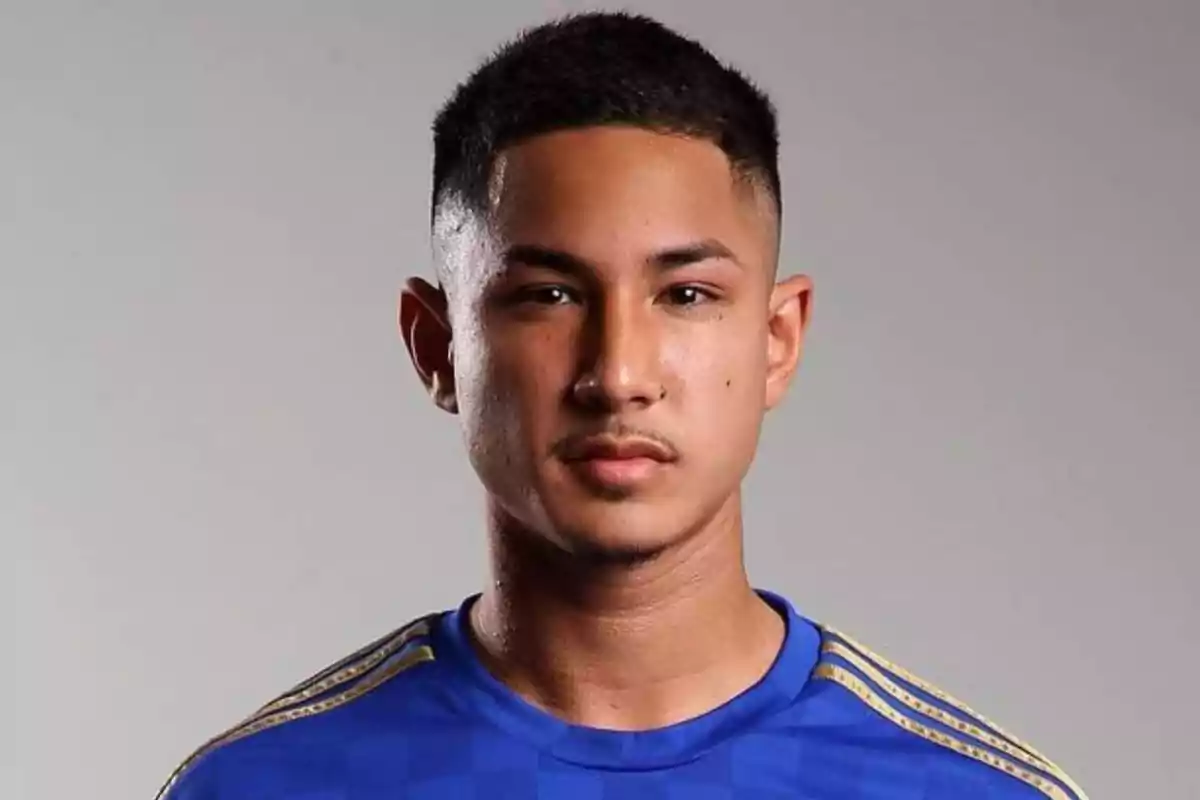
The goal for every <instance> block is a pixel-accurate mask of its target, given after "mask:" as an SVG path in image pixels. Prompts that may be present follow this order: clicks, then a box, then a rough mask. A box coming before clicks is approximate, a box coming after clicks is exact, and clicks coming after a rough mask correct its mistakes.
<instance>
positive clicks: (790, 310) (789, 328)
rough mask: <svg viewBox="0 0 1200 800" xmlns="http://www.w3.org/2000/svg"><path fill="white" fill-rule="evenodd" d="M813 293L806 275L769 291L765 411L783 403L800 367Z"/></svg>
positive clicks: (780, 284)
mask: <svg viewBox="0 0 1200 800" xmlns="http://www.w3.org/2000/svg"><path fill="white" fill-rule="evenodd" d="M812 293H813V286H812V281H811V280H810V279H809V278H808V277H807V276H805V275H797V276H795V277H792V278H788V279H786V280H783V281H780V282H779V283H777V284H776V285H775V288H774V289H773V290H772V291H771V305H770V312H769V313H770V317H769V318H768V320H767V386H766V406H767V408H768V409H771V408H774V407H775V406H777V405H779V403H780V402H782V401H783V398H784V395H786V394H787V390H788V386H790V385H791V382H792V377H793V376H794V375H795V374H796V368H797V367H799V366H800V356H801V355H802V354H803V352H804V334H805V333H806V332H807V330H808V322H809V316H810V314H811V311H812Z"/></svg>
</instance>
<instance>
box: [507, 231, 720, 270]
mask: <svg viewBox="0 0 1200 800" xmlns="http://www.w3.org/2000/svg"><path fill="white" fill-rule="evenodd" d="M711 260H723V261H729V262H732V263H733V264H735V265H737V266H739V267H740V266H742V264H741V262H740V261H738V259H737V256H735V255H734V253H733V251H732V250H730V249H729V248H728V247H726V246H725V245H724V244H722V243H721V242H720V241H718V240H717V239H702V240H700V241H697V242H691V243H689V244H686V245H682V246H680V247H670V248H667V249H665V250H659V251H658V252H656V253H653V254H651V255H650V256H649V257H648V258H647V259H646V261H645V263H646V265H647V266H650V267H653V268H655V269H657V270H660V271H663V272H668V271H670V270H673V269H679V268H681V267H686V266H689V265H691V264H698V263H700V262H702V261H711ZM504 264H505V266H514V265H516V264H521V265H523V266H527V267H540V268H543V269H550V270H554V271H555V272H561V273H564V274H568V275H581V274H584V273H588V272H593V271H594V270H595V268H594V266H593V265H592V264H591V263H590V262H589V261H588V260H587V259H586V258H582V257H581V256H577V255H575V254H574V253H569V252H567V251H565V250H558V249H555V248H553V247H543V246H541V245H536V244H516V245H513V246H511V247H509V248H508V249H507V250H505V251H504Z"/></svg>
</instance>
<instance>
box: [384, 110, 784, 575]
mask: <svg viewBox="0 0 1200 800" xmlns="http://www.w3.org/2000/svg"><path fill="white" fill-rule="evenodd" d="M448 213H451V214H453V213H454V212H448ZM462 213H463V215H464V218H462V219H458V220H448V222H449V223H450V224H451V226H453V225H461V226H462V227H461V228H460V229H459V232H458V233H454V234H442V235H441V237H442V241H441V243H440V246H441V247H442V257H444V258H446V259H448V260H449V261H451V262H453V263H451V264H450V267H451V270H450V271H451V272H452V274H454V275H455V277H454V279H453V280H452V285H451V286H448V287H447V288H448V290H449V295H450V297H449V307H448V310H447V314H446V316H447V319H448V326H447V327H448V329H449V330H450V331H452V343H451V346H452V351H453V363H452V365H451V364H448V363H447V364H443V365H439V364H437V363H431V364H426V365H422V364H420V363H419V364H418V367H419V369H420V370H421V372H422V374H423V375H427V376H428V375H430V374H432V373H434V372H437V371H438V370H441V371H442V372H443V373H444V374H442V376H441V377H439V378H436V379H434V380H433V381H427V382H429V383H430V384H431V388H433V389H434V390H435V393H439V392H440V393H441V404H442V405H443V407H447V408H451V409H454V410H457V411H458V412H459V413H461V415H462V419H463V426H464V434H465V438H466V441H467V445H468V450H469V453H470V458H471V462H472V464H473V466H474V468H475V469H476V471H477V473H478V474H479V476H480V478H481V479H482V481H483V484H484V486H485V487H486V489H487V491H488V492H489V494H490V495H491V497H492V499H493V502H494V503H495V504H496V505H497V506H498V508H499V509H500V510H501V512H502V513H503V514H505V515H507V516H509V517H511V518H512V519H513V520H515V521H517V522H518V523H519V524H520V525H521V526H522V527H524V528H526V529H528V530H530V531H534V532H536V533H538V534H540V535H542V536H544V537H545V538H547V539H548V540H550V541H552V542H554V543H555V544H556V545H558V546H560V547H562V548H564V549H566V550H568V551H571V552H575V553H579V554H585V555H589V556H592V557H596V556H601V557H606V558H619V559H630V558H636V557H638V556H644V555H650V554H653V553H656V552H658V551H661V550H662V549H663V548H665V547H668V546H670V545H671V544H673V543H676V542H678V541H681V540H682V539H684V538H686V537H687V536H688V535H689V534H690V533H692V532H694V531H696V530H698V529H699V528H701V527H702V526H703V523H704V522H705V521H706V520H708V519H711V518H712V517H713V516H714V515H715V514H716V513H718V512H719V511H721V510H722V508H723V507H728V506H729V504H731V503H736V499H737V496H738V488H739V485H740V483H741V481H742V478H743V476H744V475H745V473H746V471H747V469H748V468H749V465H750V462H751V460H752V458H753V454H754V451H755V446H756V443H757V440H758V433H759V428H760V423H761V421H762V416H763V413H764V411H765V410H766V409H767V408H768V407H770V406H771V405H773V404H774V403H776V402H778V400H779V399H780V398H781V397H782V395H783V392H784V390H785V388H786V384H787V382H788V379H789V378H790V376H791V373H792V371H793V369H794V367H795V363H796V360H797V358H798V355H799V349H800V339H801V337H802V333H803V324H804V316H805V314H806V304H807V296H808V284H807V282H806V281H805V280H804V279H793V280H792V281H789V282H785V283H782V284H779V285H777V286H776V285H774V281H773V275H774V264H775V258H776V242H777V237H776V221H775V218H774V211H773V206H772V205H771V203H770V201H769V199H768V197H767V195H766V193H765V192H764V191H762V190H761V189H758V188H756V187H753V186H751V185H750V184H749V183H748V182H747V181H746V180H745V179H744V178H741V177H738V176H737V175H736V174H735V173H734V172H733V171H732V169H731V167H730V164H729V162H728V160H727V158H726V156H725V155H724V153H723V152H722V151H721V150H720V149H719V148H717V147H716V146H714V145H712V144H709V143H707V142H703V141H698V140H695V139H689V138H684V137H680V136H669V135H663V134H658V133H652V132H648V131H644V130H639V129H628V128H596V129H583V130H574V131H568V132H561V133H554V134H548V135H544V136H540V137H537V138H534V139H531V140H528V141H526V142H523V143H521V144H518V145H516V146H513V147H512V148H510V149H508V150H507V151H505V152H504V153H503V154H502V156H501V158H500V159H499V162H498V164H497V167H496V171H495V176H494V180H493V185H492V192H491V208H490V215H489V217H490V218H489V219H486V220H485V219H482V218H481V217H480V215H470V214H468V213H467V212H462ZM439 227H440V226H439ZM434 305H436V304H434ZM402 316H403V315H402ZM406 324H409V326H410V327H411V323H406ZM418 324H419V323H418ZM406 333H407V332H406ZM408 338H409V342H410V348H412V347H413V340H414V338H416V339H420V336H416V337H413V336H409V337H408ZM417 349H418V350H419V347H418V348H417ZM422 358H424V360H425V361H427V362H429V361H431V360H432V361H434V362H436V361H437V360H438V359H437V355H436V354H434V355H432V356H422V355H421V354H420V353H419V352H417V351H416V350H414V359H416V360H418V361H420V360H421V359H422ZM451 370H452V374H451ZM450 393H452V395H453V397H452V398H450V397H448V395H449V394H450Z"/></svg>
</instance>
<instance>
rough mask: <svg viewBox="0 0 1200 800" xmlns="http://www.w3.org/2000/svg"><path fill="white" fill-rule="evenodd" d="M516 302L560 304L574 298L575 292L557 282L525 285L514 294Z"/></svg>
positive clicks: (542, 304)
mask: <svg viewBox="0 0 1200 800" xmlns="http://www.w3.org/2000/svg"><path fill="white" fill-rule="evenodd" d="M514 299H515V300H516V301H517V302H518V303H529V304H531V305H539V306H561V305H566V304H568V303H573V302H575V300H576V297H575V292H574V291H572V290H571V289H570V288H569V287H567V286H561V285H559V284H542V285H539V286H525V287H523V288H521V289H519V290H517V292H516V293H515V295H514Z"/></svg>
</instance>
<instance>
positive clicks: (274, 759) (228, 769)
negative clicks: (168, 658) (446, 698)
mask: <svg viewBox="0 0 1200 800" xmlns="http://www.w3.org/2000/svg"><path fill="white" fill-rule="evenodd" d="M439 616H440V614H430V615H427V616H425V617H421V618H419V619H416V620H413V621H412V622H409V623H408V624H406V625H404V626H403V627H401V628H398V629H396V630H394V631H392V632H390V633H388V634H387V635H386V636H383V637H381V638H379V639H377V640H375V641H373V642H371V643H370V644H368V645H366V646H365V647H362V648H360V649H359V650H357V651H355V652H354V653H351V654H350V655H348V656H345V657H344V658H342V659H340V660H338V661H337V662H335V663H333V664H331V665H329V666H328V667H325V668H324V669H322V670H321V671H319V672H317V673H316V674H314V675H312V676H311V677H309V678H307V679H305V680H304V681H301V682H300V683H299V684H297V685H295V686H293V687H292V688H291V689H289V690H288V691H286V692H284V693H283V694H281V695H279V696H278V697H276V698H275V699H274V700H272V701H270V702H269V703H267V704H265V705H263V706H262V707H260V708H259V709H258V710H257V711H255V712H254V713H252V714H250V715H249V716H247V717H246V718H245V719H243V720H242V721H241V722H239V723H238V724H236V725H234V726H233V727H231V728H229V729H228V730H226V731H224V732H222V733H220V734H219V735H217V736H214V737H213V738H211V739H209V740H208V741H207V742H205V743H204V744H203V745H201V746H200V747H199V748H197V749H196V750H195V752H193V753H192V754H191V755H190V756H188V757H187V758H186V759H185V760H184V761H183V763H181V764H180V765H179V766H178V767H177V768H176V769H175V770H174V772H172V773H171V775H170V777H169V778H168V780H167V782H166V783H165V784H164V785H163V787H162V788H161V789H160V790H159V792H158V794H157V795H156V800H215V798H218V797H220V798H222V800H224V798H225V797H227V796H228V797H240V795H238V794H237V792H238V791H240V787H241V786H242V785H244V786H246V787H247V789H248V790H249V789H250V787H251V786H252V785H255V784H260V782H261V781H262V780H264V779H265V778H264V776H263V775H261V774H260V775H257V776H256V775H255V772H256V771H257V772H259V773H261V772H263V771H264V770H265V771H266V772H271V771H273V770H275V769H276V768H277V767H278V765H279V764H281V763H286V762H288V761H290V760H295V758H294V757H295V756H298V755H304V751H305V750H306V749H311V748H312V747H313V746H314V745H319V744H320V743H321V742H323V741H337V740H338V739H341V738H343V737H345V736H346V735H347V733H348V731H347V729H346V726H350V727H351V728H352V727H353V726H354V724H355V723H354V722H353V721H352V720H348V719H347V718H346V717H345V716H342V715H341V714H344V712H345V711H346V710H350V709H351V708H352V707H361V706H362V705H364V704H369V703H370V700H369V698H371V697H375V696H378V695H379V694H381V693H380V692H376V690H378V689H380V688H381V687H384V686H385V685H387V686H388V687H389V688H393V687H396V686H397V685H398V684H399V683H400V682H401V680H402V679H401V676H413V675H415V674H416V673H417V672H418V671H417V670H414V669H413V668H414V667H416V666H417V665H419V664H422V663H424V662H429V661H433V660H434V652H433V646H432V640H431V633H432V627H433V625H434V624H435V620H436V618H437V617H439ZM334 712H339V713H334ZM301 721H305V722H304V723H303V724H301ZM351 733H352V731H351ZM267 738H270V741H269V742H267V741H265V739H267ZM304 760H307V756H306V757H305V759H304ZM264 788H265V787H261V786H260V788H259V791H260V792H262V791H263V789H264ZM272 796H274V795H272Z"/></svg>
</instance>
